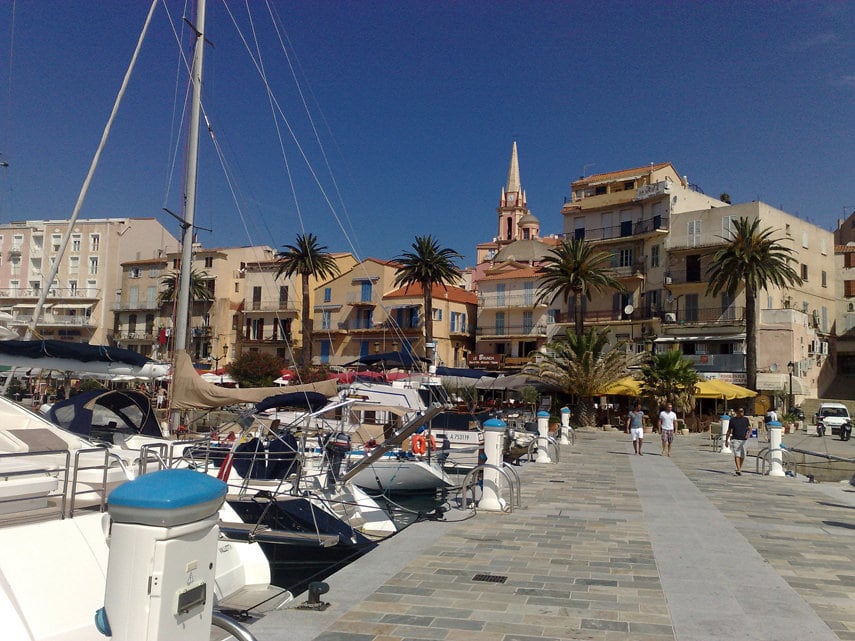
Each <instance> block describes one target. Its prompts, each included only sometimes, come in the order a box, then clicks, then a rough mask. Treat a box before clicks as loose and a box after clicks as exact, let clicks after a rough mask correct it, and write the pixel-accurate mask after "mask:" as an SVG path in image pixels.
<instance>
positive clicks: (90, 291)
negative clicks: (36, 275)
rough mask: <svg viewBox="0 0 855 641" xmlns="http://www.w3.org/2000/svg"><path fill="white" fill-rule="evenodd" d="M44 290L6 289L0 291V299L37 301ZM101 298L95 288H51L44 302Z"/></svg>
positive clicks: (99, 291)
mask: <svg viewBox="0 0 855 641" xmlns="http://www.w3.org/2000/svg"><path fill="white" fill-rule="evenodd" d="M43 291H44V290H42V289H37V288H35V287H6V288H3V289H0V298H32V299H38V298H39V297H40V296H41V295H42V292H43ZM100 297H101V290H100V289H97V288H95V287H92V288H89V287H76V288H74V289H71V288H68V287H53V288H51V289H50V290H49V291H48V295H47V299H46V300H56V299H63V298H67V299H71V300H80V299H91V300H93V301H95V300H98V299H99V298H100Z"/></svg>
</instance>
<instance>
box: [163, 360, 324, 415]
mask: <svg viewBox="0 0 855 641" xmlns="http://www.w3.org/2000/svg"><path fill="white" fill-rule="evenodd" d="M171 391H172V408H173V409H177V410H201V409H211V408H214V407H224V406H226V405H234V404H235V403H260V402H261V401H263V400H264V399H266V398H268V397H270V396H276V395H277V394H281V393H282V388H281V387H239V388H235V389H230V388H226V387H220V386H219V385H214V384H213V383H206V382H205V381H203V380H202V377H201V376H199V374H198V373H197V372H196V370H195V369H193V363H192V362H191V361H190V356H189V355H188V354H187V352H184V351H182V352H178V353H177V354H176V355H175V367H174V368H173V371H172V387H171ZM288 391H289V392H290V393H292V394H293V393H298V392H318V393H320V394H323V395H324V396H325V397H327V398H329V397H331V396H335V393H336V382H335V380H328V381H321V382H320V383H308V384H306V385H289V386H288Z"/></svg>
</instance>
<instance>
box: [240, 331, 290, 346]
mask: <svg viewBox="0 0 855 641" xmlns="http://www.w3.org/2000/svg"><path fill="white" fill-rule="evenodd" d="M237 340H238V342H239V343H248V344H254V345H260V344H268V345H271V344H279V343H283V344H284V343H291V342H292V335H291V334H290V333H286V334H284V335H282V334H278V335H277V336H275V337H274V336H273V335H272V334H270V335H266V336H262V337H261V338H258V337H255V338H253V337H252V336H247V335H246V333H245V332H238V335H237Z"/></svg>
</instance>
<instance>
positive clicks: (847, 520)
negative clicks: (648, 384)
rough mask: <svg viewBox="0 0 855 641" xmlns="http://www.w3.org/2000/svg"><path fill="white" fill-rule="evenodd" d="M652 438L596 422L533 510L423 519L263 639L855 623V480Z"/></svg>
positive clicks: (531, 500)
mask: <svg viewBox="0 0 855 641" xmlns="http://www.w3.org/2000/svg"><path fill="white" fill-rule="evenodd" d="M651 437H652V438H651ZM645 440H646V443H645V455H644V456H635V455H633V454H632V445H631V444H630V442H629V437H628V436H627V435H625V434H623V433H622V432H618V431H609V432H580V433H579V434H578V438H577V441H576V444H575V445H572V446H564V447H563V448H562V450H561V460H560V462H559V463H557V464H535V463H526V464H524V465H523V466H522V467H520V468H518V469H519V470H520V473H521V477H522V501H523V507H522V508H521V509H517V510H515V511H514V512H513V513H512V514H507V513H505V514H497V513H488V512H478V513H477V515H476V516H475V517H474V518H467V516H468V514H467V513H465V512H462V511H461V510H457V509H453V510H451V511H450V512H449V513H448V514H447V515H446V519H447V521H446V522H426V523H419V524H416V525H414V526H412V527H410V528H408V529H407V530H405V531H404V532H402V533H401V534H399V535H397V536H395V537H393V538H392V539H390V540H388V541H385V542H384V543H382V544H381V545H380V547H379V549H377V550H376V551H374V552H372V553H370V554H369V555H367V556H365V557H363V558H361V559H359V560H358V561H357V562H356V563H354V564H352V565H351V566H349V567H347V568H345V569H344V570H342V571H341V572H339V573H337V574H336V575H335V576H333V577H331V578H330V579H328V580H327V583H329V585H330V591H329V593H327V594H325V595H323V596H322V597H321V598H322V600H324V601H327V602H329V604H330V605H329V607H328V608H327V609H326V610H325V611H323V612H307V611H299V610H293V609H289V610H285V611H280V612H275V613H272V614H268V615H267V616H265V617H263V618H261V619H259V620H258V621H256V622H255V623H253V624H252V625H251V627H250V630H251V631H252V632H253V634H255V635H256V636H257V637H258V639H259V640H260V641H309V640H310V639H316V640H318V641H395V640H402V639H438V640H448V641H482V640H483V641H487V640H497V641H498V640H501V641H535V640H540V641H543V640H548V639H556V640H559V639H592V640H612V639H614V640H617V639H633V640H634V641H646V640H649V641H653V640H656V641H659V640H662V641H664V640H674V639H676V640H677V641H734V640H736V639H739V640H757V641H825V640H829V641H833V640H835V639H855V488H853V487H852V486H850V485H848V484H846V483H842V484H839V483H808V482H807V481H806V479H803V478H796V479H793V478H771V477H768V476H760V475H757V474H755V473H754V459H752V458H749V459H748V460H746V464H745V467H744V468H743V469H744V472H743V475H742V476H741V477H736V476H733V475H732V471H733V458H732V456H731V455H729V454H721V453H716V452H712V451H711V449H710V447H709V441H708V440H707V439H706V438H704V436H703V435H701V434H692V435H688V436H678V437H677V439H676V441H675V444H674V451H673V456H672V457H671V458H666V457H663V456H660V455H659V449H660V448H659V443H658V435H655V434H652V435H648V438H647V439H645ZM784 441H785V443H786V442H787V438H786V437H785V439H784ZM853 451H855V447H853ZM479 575H484V576H481V577H479ZM476 578H487V579H491V580H488V581H483V580H476ZM304 600H305V595H301V596H299V597H297V599H295V603H299V602H302V601H304Z"/></svg>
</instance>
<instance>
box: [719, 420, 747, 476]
mask: <svg viewBox="0 0 855 641" xmlns="http://www.w3.org/2000/svg"><path fill="white" fill-rule="evenodd" d="M749 436H751V423H750V422H749V421H748V417H747V416H745V410H744V409H742V408H741V407H738V408H737V409H736V416H734V417H733V418H732V419H730V423H728V425H727V434H725V435H724V446H725V447H728V443H729V444H730V449H731V450H733V460H734V461H735V463H736V471H735V472H734V473H733V474H734V476H742V462H743V461H744V460H745V452H746V449H747V448H746V442H747V441H748V437H749Z"/></svg>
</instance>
